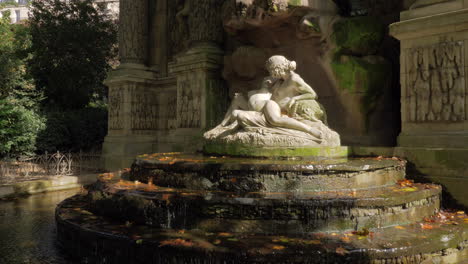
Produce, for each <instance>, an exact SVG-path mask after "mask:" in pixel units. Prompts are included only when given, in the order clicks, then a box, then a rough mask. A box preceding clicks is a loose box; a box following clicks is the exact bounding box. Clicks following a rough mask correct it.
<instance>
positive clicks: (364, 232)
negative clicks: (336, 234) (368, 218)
mask: <svg viewBox="0 0 468 264" xmlns="http://www.w3.org/2000/svg"><path fill="white" fill-rule="evenodd" d="M353 234H355V235H358V236H367V235H369V234H370V231H369V229H368V228H365V227H364V228H362V230H358V231H355V232H353Z"/></svg>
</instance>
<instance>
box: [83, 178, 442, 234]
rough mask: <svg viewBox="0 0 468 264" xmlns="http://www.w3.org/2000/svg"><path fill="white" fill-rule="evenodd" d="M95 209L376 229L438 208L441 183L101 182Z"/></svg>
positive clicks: (231, 222)
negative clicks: (223, 187) (229, 185)
mask: <svg viewBox="0 0 468 264" xmlns="http://www.w3.org/2000/svg"><path fill="white" fill-rule="evenodd" d="M100 185H101V186H99V187H96V188H95V191H92V192H90V194H89V197H90V206H91V207H90V208H92V210H93V211H94V212H99V213H100V214H103V215H107V216H109V217H117V218H120V219H122V220H128V221H131V222H136V223H140V224H148V225H151V226H155V227H164V228H178V229H202V230H205V231H207V232H222V231H228V232H246V233H253V232H255V233H261V234H281V233H288V234H298V233H303V232H314V231H324V232H331V231H343V230H357V229H360V228H363V227H366V228H379V227H386V226H391V225H399V224H406V223H410V222H414V221H419V220H421V219H423V218H424V217H428V216H430V215H432V214H434V213H436V212H437V211H438V210H439V205H440V200H439V198H440V197H439V196H440V193H441V188H440V186H438V185H432V184H414V185H412V186H411V187H408V186H399V185H397V184H395V185H393V186H388V187H382V188H372V189H366V190H356V191H321V192H300V193H294V192H284V193H245V194H236V193H229V192H219V191H193V190H183V189H171V188H162V187H156V186H154V185H147V184H141V183H140V184H137V185H134V184H133V183H131V182H118V183H110V182H107V183H104V182H101V183H100Z"/></svg>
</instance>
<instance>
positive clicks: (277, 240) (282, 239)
mask: <svg viewBox="0 0 468 264" xmlns="http://www.w3.org/2000/svg"><path fill="white" fill-rule="evenodd" d="M272 241H273V242H282V243H288V242H289V239H287V238H285V237H280V238H275V239H273V240H272Z"/></svg>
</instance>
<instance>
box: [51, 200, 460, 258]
mask: <svg viewBox="0 0 468 264" xmlns="http://www.w3.org/2000/svg"><path fill="white" fill-rule="evenodd" d="M87 202H88V201H87V198H86V197H84V196H74V197H72V198H69V199H67V200H65V201H64V202H62V203H61V204H60V205H59V206H58V207H57V210H56V220H57V236H58V240H59V244H60V245H61V246H62V247H63V248H64V249H66V250H67V251H68V252H69V253H70V254H72V255H73V256H74V257H75V258H77V259H78V260H80V261H85V262H86V263H115V264H119V263H126V264H133V263H135V264H136V263H206V264H208V263H230V264H237V263H243V264H246V263H284V264H286V263H291V264H292V263H357V264H359V263H372V264H384V263H392V264H393V263H394V264H397V263H408V264H412V263H442V264H443V263H463V261H464V260H466V259H468V216H467V215H466V214H464V213H462V212H460V213H452V214H446V213H443V214H439V215H440V216H434V217H432V218H430V219H426V221H424V222H418V223H413V224H410V225H403V226H393V227H387V228H380V229H371V230H361V231H359V232H339V233H303V234H300V235H294V236H292V235H290V236H278V235H255V234H249V233H230V232H216V233H214V232H206V231H202V230H174V229H158V228H152V227H149V226H146V225H137V224H134V223H130V222H128V221H120V222H119V221H117V220H112V221H110V220H108V219H109V218H104V217H101V216H99V215H94V214H93V213H92V212H90V211H88V210H87ZM83 263H84V262H83Z"/></svg>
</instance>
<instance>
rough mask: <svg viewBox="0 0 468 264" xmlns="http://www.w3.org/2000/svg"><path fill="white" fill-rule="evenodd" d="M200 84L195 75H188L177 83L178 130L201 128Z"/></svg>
mask: <svg viewBox="0 0 468 264" xmlns="http://www.w3.org/2000/svg"><path fill="white" fill-rule="evenodd" d="M201 82H202V80H200V78H197V76H196V74H188V75H186V76H185V78H183V79H182V78H181V80H179V81H178V83H177V115H178V116H177V117H178V118H177V119H178V127H179V128H200V127H201V108H202V105H201V85H202V84H201Z"/></svg>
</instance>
